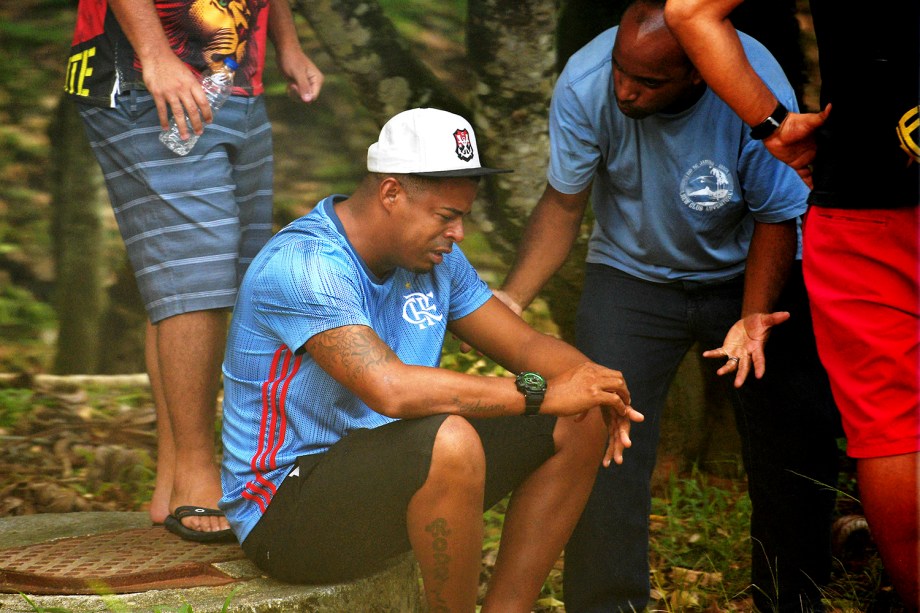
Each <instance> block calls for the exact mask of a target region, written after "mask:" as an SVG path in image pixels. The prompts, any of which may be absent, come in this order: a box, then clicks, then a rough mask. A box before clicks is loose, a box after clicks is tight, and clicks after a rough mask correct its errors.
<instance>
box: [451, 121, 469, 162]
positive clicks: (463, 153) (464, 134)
mask: <svg viewBox="0 0 920 613" xmlns="http://www.w3.org/2000/svg"><path fill="white" fill-rule="evenodd" d="M454 140H455V141H456V142H457V149H456V151H457V157H458V158H460V159H461V160H463V161H464V162H469V161H470V160H472V159H473V141H471V140H470V133H469V132H468V131H467V130H466V129H463V128H460V129H458V130H456V131H455V132H454Z"/></svg>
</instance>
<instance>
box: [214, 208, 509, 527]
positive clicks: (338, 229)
mask: <svg viewBox="0 0 920 613" xmlns="http://www.w3.org/2000/svg"><path fill="white" fill-rule="evenodd" d="M344 198H345V197H344V196H330V197H329V198H326V199H325V200H323V201H322V202H320V203H319V204H318V205H317V206H316V207H315V208H314V210H313V211H312V212H311V213H310V214H308V215H306V216H304V217H301V218H300V219H298V220H296V221H294V222H292V223H291V224H290V225H288V226H287V227H285V228H284V229H283V230H281V231H280V232H279V233H278V234H277V235H275V236H274V237H273V238H272V239H271V240H270V241H269V242H268V244H267V245H266V246H265V247H264V248H263V249H262V251H261V252H260V253H259V255H258V256H257V257H256V258H255V260H253V262H252V264H251V265H250V267H249V270H248V272H247V273H246V276H245V278H244V279H243V283H242V285H241V287H240V292H239V296H238V298H237V302H236V307H235V309H234V313H233V319H232V321H231V324H230V333H229V336H228V341H227V351H226V357H225V359H224V365H223V373H224V405H223V446H224V460H223V465H222V470H221V479H222V484H223V490H224V497H223V499H222V500H221V503H220V507H221V509H223V510H224V511H225V512H226V514H227V518H228V519H229V521H230V524H231V525H232V526H233V530H234V532H235V533H236V535H237V536H238V537H239V539H240V541H242V540H244V539H245V538H246V536H247V535H248V534H249V531H250V530H252V528H253V527H254V526H255V524H256V522H257V521H258V520H259V518H260V517H261V516H262V513H264V512H265V509H266V508H267V507H268V504H269V502H271V499H272V496H273V495H274V493H275V491H276V489H277V487H278V486H279V485H280V484H281V481H282V480H283V479H284V477H285V476H286V475H287V473H288V472H289V471H290V469H291V468H292V466H293V465H294V463H295V461H296V459H297V458H298V457H299V456H303V455H308V454H313V453H321V452H323V451H326V450H327V449H328V448H329V447H330V446H331V445H333V444H335V442H336V441H338V440H339V439H341V438H342V437H343V436H345V435H347V434H348V432H350V431H352V430H355V429H358V428H376V427H378V426H381V425H383V424H386V423H389V422H390V421H393V420H392V419H391V418H388V417H385V416H383V415H381V414H380V413H377V412H376V411H374V410H373V408H371V407H368V406H367V405H365V404H364V403H363V402H361V401H360V400H359V399H358V398H356V397H355V396H354V394H352V393H351V392H350V391H349V390H348V389H347V388H345V387H344V386H342V385H340V384H339V383H338V382H336V381H335V380H334V379H333V378H332V377H330V376H329V375H328V374H327V373H326V372H325V371H324V370H323V369H322V368H320V367H319V366H318V365H317V364H316V363H315V362H314V361H313V360H312V359H311V358H310V355H309V354H308V353H306V352H305V351H304V350H303V347H304V344H305V343H306V342H307V341H308V340H309V339H310V338H311V337H312V336H314V335H315V334H318V333H320V332H323V331H326V330H330V329H332V328H337V327H341V326H350V325H362V326H368V327H370V328H372V329H373V330H374V331H375V332H376V333H377V335H378V336H380V338H381V339H382V340H383V341H384V342H385V343H386V344H387V345H389V346H390V348H392V349H393V351H394V352H395V353H396V355H397V356H399V358H400V360H402V361H403V362H405V363H407V364H413V365H419V366H430V367H436V366H438V364H439V362H440V357H441V347H442V345H443V341H444V337H445V334H446V331H447V323H448V321H449V320H453V319H458V318H461V317H464V316H465V315H468V314H470V313H472V312H473V311H475V310H476V309H478V308H479V307H480V306H482V305H483V304H484V303H485V302H486V301H487V300H488V299H489V297H490V296H491V295H492V294H491V292H490V291H489V288H488V286H487V285H486V284H485V283H484V282H483V281H482V279H480V278H479V276H478V274H477V273H476V271H475V270H474V269H473V267H472V266H471V265H470V263H469V262H468V261H467V259H466V257H465V256H464V255H463V252H462V251H461V250H460V249H459V248H457V247H456V246H455V247H454V249H453V251H452V252H451V253H449V254H446V255H445V257H444V261H443V262H442V263H441V264H439V265H437V266H435V267H434V269H433V270H432V271H431V272H429V273H426V274H418V273H413V272H410V271H408V270H404V269H396V270H395V271H393V273H392V274H390V275H389V276H388V277H387V278H386V279H379V278H377V277H376V276H375V275H374V274H373V273H372V272H371V271H370V270H368V269H367V267H366V266H365V264H364V262H363V261H362V260H361V258H360V257H359V256H358V255H357V254H356V253H355V251H354V250H353V248H352V246H351V244H350V243H349V241H348V239H347V238H346V236H345V232H344V230H343V229H342V226H341V223H340V222H339V220H338V217H337V215H336V213H335V209H334V204H335V202H337V201H340V200H342V199H344Z"/></svg>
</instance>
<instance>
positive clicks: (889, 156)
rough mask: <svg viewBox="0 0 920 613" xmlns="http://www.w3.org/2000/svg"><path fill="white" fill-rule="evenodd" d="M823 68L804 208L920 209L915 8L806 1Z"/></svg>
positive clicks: (918, 18) (919, 49) (913, 4)
mask: <svg viewBox="0 0 920 613" xmlns="http://www.w3.org/2000/svg"><path fill="white" fill-rule="evenodd" d="M811 9H812V17H813V18H814V24H815V34H816V36H817V39H818V55H819V63H820V69H821V106H822V108H823V107H824V105H826V104H827V103H828V102H830V103H831V105H832V110H831V114H830V117H829V118H828V121H827V122H826V123H825V125H824V126H822V128H821V129H820V130H819V132H818V134H817V139H818V155H817V157H816V158H815V164H814V190H813V191H812V193H811V197H810V198H809V203H810V204H812V205H815V206H825V207H833V208H850V209H882V208H901V207H909V206H916V205H917V204H918V202H920V171H918V168H920V108H918V106H920V2H918V0H897V1H895V2H885V3H881V4H879V5H873V6H869V5H863V6H862V10H856V8H855V5H852V4H849V5H846V4H845V3H841V2H840V1H839V0H811Z"/></svg>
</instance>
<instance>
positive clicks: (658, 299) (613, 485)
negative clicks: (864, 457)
mask: <svg viewBox="0 0 920 613" xmlns="http://www.w3.org/2000/svg"><path fill="white" fill-rule="evenodd" d="M584 287H585V288H587V289H586V291H585V292H584V294H583V296H582V299H581V305H580V307H579V312H578V320H577V345H578V347H579V348H580V349H581V350H582V351H583V352H585V353H586V354H587V355H588V356H589V357H590V358H591V359H593V360H595V361H597V362H599V363H601V364H604V365H606V366H609V367H611V368H616V369H618V370H620V371H622V372H623V374H624V376H625V378H626V382H627V384H628V385H629V390H630V393H631V395H632V401H633V406H635V408H636V409H637V410H638V411H640V412H641V413H643V414H645V421H644V422H642V423H639V424H633V427H632V431H631V435H630V436H631V438H632V441H633V446H632V447H631V448H630V449H628V450H626V453H625V455H624V461H623V464H622V465H620V466H616V465H611V467H610V468H609V469H605V468H600V470H599V471H598V476H597V481H596V482H595V484H594V490H593V492H592V494H591V497H590V499H589V500H588V504H587V506H586V508H585V511H584V513H583V515H582V517H581V520H580V521H579V524H578V526H577V527H576V529H575V532H574V534H573V535H572V538H571V539H570V541H569V543H568V545H567V547H566V551H565V576H564V590H565V603H566V611H569V613H582V612H586V611H591V612H604V613H608V612H616V611H632V610H636V611H641V610H642V609H643V608H644V607H645V606H646V605H647V604H648V600H649V549H648V547H649V534H648V515H649V509H650V504H651V493H650V480H651V475H652V470H653V469H654V467H655V458H656V448H657V445H658V435H659V427H660V422H661V413H662V409H663V407H664V403H665V397H666V395H667V392H668V387H669V386H670V384H671V381H672V379H673V378H674V375H675V373H676V371H677V367H678V365H679V364H680V362H681V360H682V359H683V357H684V355H685V354H686V353H687V351H688V350H689V349H690V347H691V346H692V345H693V344H694V343H695V342H699V343H700V345H701V346H702V347H703V348H704V349H711V348H716V347H721V346H722V341H723V340H724V338H725V334H726V332H727V331H728V329H729V328H730V327H731V326H732V324H734V323H735V322H736V321H737V320H738V318H739V317H740V313H741V299H742V293H743V289H744V283H743V279H741V278H738V279H734V280H731V281H728V282H722V283H717V284H701V283H694V282H678V283H668V284H659V283H650V282H647V281H644V280H641V279H637V278H635V277H633V276H631V275H627V274H625V273H623V272H620V271H618V270H615V269H613V268H610V267H607V266H602V265H595V264H589V265H588V267H587V273H586V276H585V283H584ZM777 310H789V311H790V312H791V313H792V317H791V318H790V320H789V321H787V322H786V323H784V324H782V325H781V326H778V327H777V328H776V329H774V331H773V333H772V335H771V337H770V340H769V342H768V343H767V349H766V352H767V374H766V375H765V377H764V378H763V379H761V380H754V378H753V376H751V377H750V378H749V381H748V382H746V383H745V385H744V386H743V387H742V388H741V389H740V390H737V391H736V390H734V388H732V387H731V378H724V384H725V385H726V387H727V388H728V389H730V390H731V398H732V405H733V408H734V411H735V417H736V421H737V424H738V432H739V434H740V436H741V443H742V451H743V460H744V465H745V470H746V471H747V475H748V491H749V494H750V497H751V501H752V505H753V512H752V517H751V550H752V556H753V565H752V573H751V574H752V576H751V582H752V584H754V587H752V588H751V589H752V594H753V596H754V599H755V604H756V605H757V606H758V608H759V609H760V610H762V611H774V610H775V611H784V612H785V611H802V610H805V611H810V610H821V608H820V596H819V593H818V589H817V586H819V585H821V584H823V583H825V582H826V581H827V580H828V578H829V574H830V569H831V552H830V527H831V518H832V514H833V510H834V503H835V495H834V492H833V491H829V490H827V489H826V488H824V487H822V486H821V485H819V484H818V483H824V484H829V485H832V486H836V484H837V476H838V453H837V446H836V438H837V437H838V436H840V434H841V432H840V425H839V416H838V414H837V410H836V407H835V406H834V404H833V400H832V398H831V394H830V389H829V387H828V384H827V377H826V375H825V373H824V371H823V368H822V367H821V365H820V362H819V361H818V357H817V351H816V349H815V347H814V336H813V334H812V332H811V318H810V315H809V311H808V303H807V298H806V296H805V290H804V284H803V283H802V278H801V267H800V266H796V267H795V269H794V271H793V274H792V275H791V278H790V279H789V282H788V283H787V286H786V290H785V291H784V293H783V296H782V298H781V300H780V303H779V304H778V305H777ZM722 363H723V361H722V360H713V363H712V368H713V370H715V369H716V368H718V367H719V366H721V364H722ZM812 480H814V481H812ZM816 481H817V482H818V483H816ZM712 519H713V520H714V521H718V519H719V518H712Z"/></svg>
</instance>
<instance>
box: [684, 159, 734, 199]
mask: <svg viewBox="0 0 920 613" xmlns="http://www.w3.org/2000/svg"><path fill="white" fill-rule="evenodd" d="M734 191H735V185H734V182H733V181H732V175H731V173H730V172H729V171H728V168H726V167H725V166H723V165H722V164H716V163H715V162H713V161H712V160H700V161H699V162H697V163H696V164H694V165H693V166H691V167H690V169H689V170H687V172H685V173H684V176H683V178H682V179H681V181H680V199H681V200H683V202H684V204H686V205H687V206H688V207H690V208H691V209H693V210H694V211H714V210H716V209H720V208H722V207H723V206H725V204H726V203H727V202H729V201H730V200H731V199H732V194H733V193H734Z"/></svg>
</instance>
